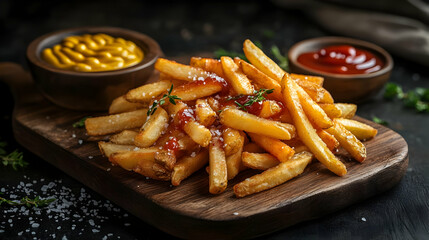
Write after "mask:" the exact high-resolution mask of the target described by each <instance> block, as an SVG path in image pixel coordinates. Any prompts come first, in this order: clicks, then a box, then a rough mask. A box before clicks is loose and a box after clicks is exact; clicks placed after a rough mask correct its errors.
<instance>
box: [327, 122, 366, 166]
mask: <svg viewBox="0 0 429 240" xmlns="http://www.w3.org/2000/svg"><path fill="white" fill-rule="evenodd" d="M326 131H327V132H328V133H330V134H332V135H334V137H335V138H336V139H337V140H338V142H340V145H341V146H342V147H343V148H344V149H346V151H347V152H349V153H350V155H352V157H353V158H354V159H356V160H357V161H358V162H363V161H365V159H366V148H365V145H363V143H362V142H361V141H359V139H357V138H356V136H355V135H353V133H351V132H350V131H349V130H347V129H346V128H345V127H344V126H343V125H341V123H339V122H338V121H336V120H335V119H334V126H332V127H331V128H328V129H326Z"/></svg>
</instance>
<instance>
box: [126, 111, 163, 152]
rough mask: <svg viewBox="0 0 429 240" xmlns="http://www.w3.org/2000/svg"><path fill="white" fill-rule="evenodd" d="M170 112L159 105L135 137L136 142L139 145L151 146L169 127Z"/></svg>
mask: <svg viewBox="0 0 429 240" xmlns="http://www.w3.org/2000/svg"><path fill="white" fill-rule="evenodd" d="M167 126H168V113H167V111H165V110H164V109H163V108H161V107H158V109H157V110H156V111H155V113H154V114H153V115H151V116H149V118H148V119H147V121H146V123H145V124H144V125H143V126H142V128H141V130H140V132H139V133H138V134H137V136H136V137H135V138H134V144H135V145H136V146H138V147H149V146H151V145H152V144H154V143H155V142H156V140H158V138H159V137H160V136H161V133H162V132H163V131H164V130H165V129H167Z"/></svg>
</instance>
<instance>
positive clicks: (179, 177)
mask: <svg viewBox="0 0 429 240" xmlns="http://www.w3.org/2000/svg"><path fill="white" fill-rule="evenodd" d="M208 162H209V152H208V151H207V149H203V150H201V152H199V153H197V154H195V155H194V156H192V155H191V156H186V157H183V158H181V159H180V160H179V161H178V162H177V164H176V165H175V166H174V168H173V173H172V174H171V184H172V185H173V186H179V185H180V183H181V182H182V181H183V180H184V179H186V178H187V177H189V176H191V175H192V174H193V173H194V172H196V171H198V170H199V169H201V168H202V167H204V166H205V165H207V163H208Z"/></svg>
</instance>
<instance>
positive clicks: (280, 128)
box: [219, 108, 295, 140]
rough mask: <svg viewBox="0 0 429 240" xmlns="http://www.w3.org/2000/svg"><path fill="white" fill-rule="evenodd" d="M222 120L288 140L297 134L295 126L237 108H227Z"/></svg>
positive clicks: (236, 127) (225, 123) (252, 131)
mask: <svg viewBox="0 0 429 240" xmlns="http://www.w3.org/2000/svg"><path fill="white" fill-rule="evenodd" d="M219 117H220V122H221V123H222V124H223V125H225V126H228V127H231V128H235V129H239V130H243V131H246V132H251V133H258V134H262V135H265V136H269V137H272V138H276V139H282V140H288V139H291V138H292V137H294V136H295V127H294V126H293V125H291V124H287V123H280V122H277V121H272V120H268V119H264V118H260V117H257V116H255V115H253V114H250V113H247V112H243V111H240V110H237V109H231V108H227V109H225V110H223V111H222V112H221V113H220V115H219Z"/></svg>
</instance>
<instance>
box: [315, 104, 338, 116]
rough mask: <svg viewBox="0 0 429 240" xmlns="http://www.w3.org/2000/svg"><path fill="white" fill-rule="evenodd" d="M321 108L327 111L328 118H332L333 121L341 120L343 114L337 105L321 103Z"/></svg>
mask: <svg viewBox="0 0 429 240" xmlns="http://www.w3.org/2000/svg"><path fill="white" fill-rule="evenodd" d="M319 106H320V107H321V108H322V109H323V111H325V113H326V115H328V117H330V118H331V119H334V118H339V117H341V114H342V113H343V112H342V111H341V109H340V108H339V107H338V106H337V105H335V104H332V103H319Z"/></svg>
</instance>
